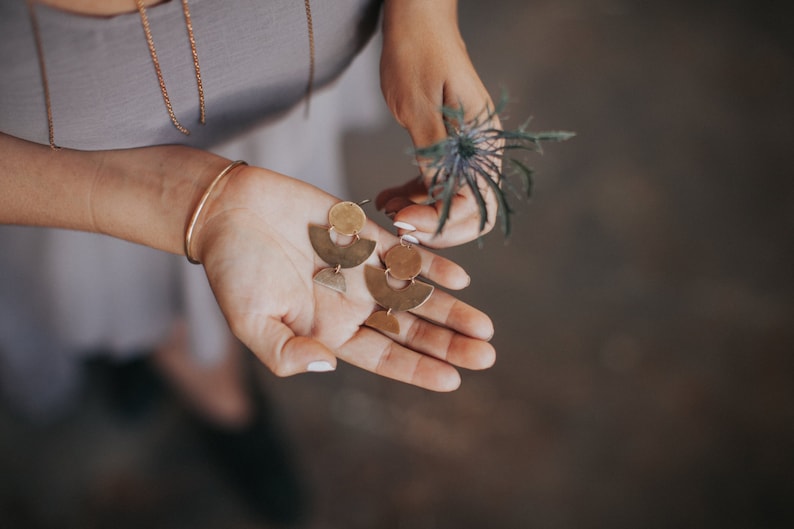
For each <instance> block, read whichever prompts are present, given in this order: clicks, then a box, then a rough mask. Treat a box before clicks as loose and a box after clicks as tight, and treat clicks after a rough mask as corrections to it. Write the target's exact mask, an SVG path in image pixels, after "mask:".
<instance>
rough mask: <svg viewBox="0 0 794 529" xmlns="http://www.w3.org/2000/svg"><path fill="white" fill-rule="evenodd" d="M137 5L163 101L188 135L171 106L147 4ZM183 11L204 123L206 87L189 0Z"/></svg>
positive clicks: (137, 0)
mask: <svg viewBox="0 0 794 529" xmlns="http://www.w3.org/2000/svg"><path fill="white" fill-rule="evenodd" d="M135 5H136V7H137V8H138V13H139V14H140V16H141V25H142V26H143V33H144V34H145V35H146V44H148V45H149V54H150V55H151V56H152V64H153V65H154V72H155V74H156V75H157V82H158V83H159V84H160V93H162V95H163V103H165V108H166V110H167V111H168V117H170V118H171V123H173V124H174V127H176V129H177V130H178V131H179V132H181V133H182V134H185V135H188V134H190V131H189V130H187V129H186V128H185V127H184V126H183V125H182V124H181V123H180V122H179V120H177V119H176V114H174V107H173V106H171V98H170V97H168V90H166V88H165V79H164V78H163V71H162V69H161V68H160V61H159V59H158V58H157V50H156V49H155V47H154V39H153V38H152V29H151V27H150V26H149V17H148V16H147V15H146V6H145V5H144V4H143V0H135ZM182 13H183V14H184V15H185V26H186V28H187V35H188V40H189V41H190V51H191V53H192V54H193V68H194V70H195V72H196V84H197V85H198V94H199V120H200V121H201V123H202V124H203V123H204V116H205V112H204V87H203V86H202V84H201V68H200V67H199V62H198V52H197V51H196V38H195V37H194V35H193V24H192V23H191V21H190V7H189V6H188V4H187V0H182Z"/></svg>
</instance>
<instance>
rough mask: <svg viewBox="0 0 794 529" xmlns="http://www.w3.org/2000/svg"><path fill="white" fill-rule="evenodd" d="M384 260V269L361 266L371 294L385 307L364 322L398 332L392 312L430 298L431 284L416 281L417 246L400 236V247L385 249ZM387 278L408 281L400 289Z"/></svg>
mask: <svg viewBox="0 0 794 529" xmlns="http://www.w3.org/2000/svg"><path fill="white" fill-rule="evenodd" d="M383 260H384V263H385V264H386V270H381V269H380V268H377V267H374V266H370V265H367V266H366V267H365V269H364V279H365V280H366V282H367V289H368V290H369V292H370V294H372V297H373V298H375V301H377V302H378V304H379V305H380V306H382V307H384V308H385V309H387V310H385V311H382V310H381V311H378V312H375V313H373V314H372V315H370V317H369V318H367V321H366V322H364V324H365V325H368V326H369V327H373V328H375V329H378V330H381V331H386V332H391V333H395V334H398V333H399V332H400V323H399V322H398V321H397V318H395V317H394V315H393V314H392V312H393V311H405V310H412V309H415V308H418V307H420V306H422V304H423V303H424V302H425V301H427V300H428V299H430V295H431V294H432V293H433V286H432V285H428V284H427V283H423V282H421V281H417V280H416V276H418V275H419V273H420V272H421V271H422V257H421V255H419V252H418V251H417V250H416V248H414V247H413V246H412V245H411V244H409V243H406V242H405V240H404V238H402V237H401V238H400V244H399V246H395V247H394V248H392V249H391V250H389V251H388V252H386V255H385V256H384V258H383ZM389 277H393V278H394V279H400V280H403V281H409V283H408V285H407V286H405V287H403V288H400V289H395V288H392V286H391V285H389Z"/></svg>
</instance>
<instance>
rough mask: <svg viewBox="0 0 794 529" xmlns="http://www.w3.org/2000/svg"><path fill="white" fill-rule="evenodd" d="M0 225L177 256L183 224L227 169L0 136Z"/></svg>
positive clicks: (168, 154)
mask: <svg viewBox="0 0 794 529" xmlns="http://www.w3.org/2000/svg"><path fill="white" fill-rule="evenodd" d="M0 153H2V159H3V163H2V164H0V223H2V224H23V225H31V226H49V227H57V228H68V229H75V230H82V231H90V232H96V233H104V234H107V235H111V236H114V237H118V238H121V239H125V240H128V241H132V242H136V243H139V244H144V245H146V246H150V247H153V248H158V249H161V250H166V251H169V252H172V253H182V247H183V237H184V230H185V224H186V221H187V219H188V217H189V216H190V214H191V212H192V211H193V208H194V207H195V205H196V203H197V202H198V200H199V198H200V196H201V194H202V193H203V191H204V189H205V188H206V187H207V185H209V183H210V181H211V180H212V179H213V178H214V177H215V176H216V175H217V174H218V173H219V172H220V171H221V170H222V169H223V167H224V166H225V165H226V164H227V163H228V162H227V161H226V160H224V159H223V158H221V157H219V156H216V155H213V154H210V153H207V152H204V151H199V150H195V149H191V148H188V147H181V146H163V147H146V148H140V149H128V150H116V151H75V150H70V149H62V150H58V151H53V150H51V149H50V148H49V147H47V146H43V145H39V144H35V143H31V142H27V141H24V140H20V139H17V138H14V137H12V136H8V135H5V134H0Z"/></svg>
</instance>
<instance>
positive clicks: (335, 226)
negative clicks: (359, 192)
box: [309, 202, 375, 293]
mask: <svg viewBox="0 0 794 529" xmlns="http://www.w3.org/2000/svg"><path fill="white" fill-rule="evenodd" d="M366 222H367V216H366V215H365V214H364V210H363V209H361V206H359V205H358V204H356V203H354V202H340V203H339V204H336V205H334V207H332V208H331V210H330V211H329V212H328V224H329V225H328V226H318V225H316V224H309V240H310V241H311V243H312V248H314V251H315V252H317V255H319V256H320V259H322V260H323V261H325V262H326V263H328V264H329V265H331V267H330V268H323V269H322V270H320V271H319V272H317V273H316V274H315V275H314V281H315V282H316V283H319V284H321V285H323V286H326V287H328V288H332V289H334V290H336V291H337V292H342V293H344V292H346V291H347V284H346V283H345V278H344V276H343V275H342V273H341V269H342V268H353V267H354V266H358V265H360V264H361V263H363V262H364V261H366V260H367V258H368V257H369V256H370V255H372V252H374V251H375V241H371V240H369V239H362V238H361V237H360V236H359V232H360V231H361V230H362V229H363V228H364V225H365V224H366ZM332 231H333V232H336V233H338V234H340V235H345V236H349V237H353V241H352V242H351V243H350V244H348V245H346V246H340V245H337V244H336V243H335V242H334V241H333V240H332V239H331V232H332Z"/></svg>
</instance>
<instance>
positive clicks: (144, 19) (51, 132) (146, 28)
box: [26, 0, 315, 150]
mask: <svg viewBox="0 0 794 529" xmlns="http://www.w3.org/2000/svg"><path fill="white" fill-rule="evenodd" d="M35 1H36V0H26V3H27V6H28V15H29V17H30V22H31V27H32V29H33V36H34V40H35V43H36V55H37V58H38V62H39V71H40V74H41V83H42V86H43V89H44V103H45V105H46V108H47V133H48V137H49V142H50V147H51V148H52V149H54V150H57V149H60V147H59V146H58V145H56V143H55V126H54V121H53V117H52V100H51V98H50V85H49V80H48V78H47V66H46V62H45V60H44V46H43V43H42V40H41V30H40V29H39V23H38V18H37V16H36V10H35V7H34V5H33V4H34V3H35ZM181 2H182V13H183V15H184V17H185V28H186V29H187V35H188V41H189V42H190V52H191V54H192V56H193V68H194V70H195V73H196V85H197V87H198V96H199V122H200V123H201V124H202V125H203V124H204V123H206V110H205V105H204V85H203V84H202V82H201V68H200V66H199V58H198V51H196V37H195V35H194V34H193V22H192V20H191V18H190V7H189V6H188V0H181ZM303 3H304V8H305V10H306V26H307V29H308V34H309V80H308V83H307V85H306V113H307V114H308V112H309V101H310V99H311V95H312V87H313V86H314V70H315V51H314V24H313V22H312V8H311V0H304V2H303ZM135 5H136V7H137V9H138V14H139V15H140V17H141V25H142V26H143V32H144V35H145V36H146V44H147V45H148V47H149V54H150V55H151V57H152V64H153V65H154V71H155V74H156V75H157V83H158V84H159V85H160V93H161V94H162V96H163V103H165V108H166V110H167V111H168V117H169V118H171V123H173V125H174V127H176V129H177V130H179V131H180V132H181V133H183V134H185V135H188V134H190V131H189V130H188V129H187V128H185V127H184V126H183V125H182V124H181V123H179V120H178V119H177V118H176V114H175V113H174V108H173V106H172V105H171V98H170V97H169V96H168V90H167V89H166V87H165V79H164V78H163V72H162V69H161V68H160V60H159V59H158V57H157V50H156V48H155V46H154V38H152V30H151V26H150V25H149V17H148V16H147V14H146V5H145V4H144V2H143V0H135Z"/></svg>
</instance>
